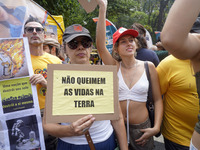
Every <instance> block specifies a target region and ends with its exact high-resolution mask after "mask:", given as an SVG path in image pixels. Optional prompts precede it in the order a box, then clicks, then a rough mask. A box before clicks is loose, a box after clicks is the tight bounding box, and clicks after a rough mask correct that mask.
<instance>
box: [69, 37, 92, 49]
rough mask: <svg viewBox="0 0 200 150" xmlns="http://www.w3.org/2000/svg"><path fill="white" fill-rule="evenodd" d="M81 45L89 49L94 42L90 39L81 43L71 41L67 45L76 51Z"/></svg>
mask: <svg viewBox="0 0 200 150" xmlns="http://www.w3.org/2000/svg"><path fill="white" fill-rule="evenodd" d="M79 43H81V45H82V46H83V47H84V48H89V47H91V45H92V41H91V40H90V39H82V40H81V41H77V40H71V41H70V42H69V43H67V45H68V47H69V48H70V49H72V50H75V49H77V47H78V44H79Z"/></svg>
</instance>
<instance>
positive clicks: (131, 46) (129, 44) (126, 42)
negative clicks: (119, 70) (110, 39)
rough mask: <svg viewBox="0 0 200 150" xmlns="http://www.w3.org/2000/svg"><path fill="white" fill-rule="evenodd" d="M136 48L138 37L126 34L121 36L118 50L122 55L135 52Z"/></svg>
mask: <svg viewBox="0 0 200 150" xmlns="http://www.w3.org/2000/svg"><path fill="white" fill-rule="evenodd" d="M136 48H137V45H136V39H135V38H134V37H133V36H131V35H124V36H122V37H121V38H119V42H118V48H117V50H118V53H119V55H120V56H122V55H130V54H134V53H135V51H136Z"/></svg>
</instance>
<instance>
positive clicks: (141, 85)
mask: <svg viewBox="0 0 200 150" xmlns="http://www.w3.org/2000/svg"><path fill="white" fill-rule="evenodd" d="M117 75H118V79H119V101H123V100H127V105H126V115H127V116H126V117H127V118H129V103H130V100H132V101H137V102H147V94H148V90H149V81H148V79H147V76H146V72H145V70H144V72H143V74H142V76H141V77H140V79H139V80H138V81H137V82H136V83H135V84H134V85H133V87H132V88H131V89H129V88H128V87H127V85H126V83H125V82H124V79H123V76H122V72H121V62H120V66H119V70H118V73H117ZM126 124H127V131H126V132H127V141H128V143H129V142H130V137H129V136H130V135H129V125H128V124H129V119H127V122H126Z"/></svg>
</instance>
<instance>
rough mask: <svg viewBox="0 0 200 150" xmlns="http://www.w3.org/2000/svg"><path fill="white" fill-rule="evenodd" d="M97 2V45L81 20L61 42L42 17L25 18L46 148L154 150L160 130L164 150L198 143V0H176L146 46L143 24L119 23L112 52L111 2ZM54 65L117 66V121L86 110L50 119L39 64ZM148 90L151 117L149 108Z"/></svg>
mask: <svg viewBox="0 0 200 150" xmlns="http://www.w3.org/2000/svg"><path fill="white" fill-rule="evenodd" d="M96 2H97V4H98V6H99V7H98V9H99V16H98V22H97V27H96V48H97V50H96V51H94V43H93V42H94V39H92V37H91V35H90V32H89V29H86V28H85V27H83V26H82V25H80V24H73V25H70V26H68V27H67V28H66V29H65V31H64V34H63V37H62V38H63V45H62V46H61V45H60V43H59V42H58V40H56V38H54V37H53V36H52V37H48V38H46V35H45V31H44V27H43V24H42V23H41V22H40V21H39V20H38V18H35V17H29V18H28V20H27V21H26V23H25V24H24V35H23V36H24V37H27V38H28V43H29V49H30V54H31V61H32V67H33V72H34V75H32V76H31V77H30V83H31V84H32V85H36V86H37V92H38V101H39V107H40V111H41V116H42V119H43V130H44V140H45V146H46V149H47V150H55V149H57V150H65V149H66V150H90V149H91V150H93V149H96V150H102V149H104V150H115V149H116V150H117V149H121V150H128V149H129V150H152V149H154V148H155V145H154V139H153V137H154V136H159V135H160V134H159V133H161V134H162V135H163V138H164V145H165V149H166V150H198V149H200V111H199V110H200V109H199V105H200V35H199V33H200V18H198V15H199V12H200V0H190V1H188V0H176V1H174V4H173V6H172V8H171V9H170V12H169V14H168V17H167V19H166V22H165V24H164V27H163V29H162V31H161V36H160V38H159V39H158V41H157V43H156V44H155V45H153V46H152V47H148V45H147V41H146V38H145V37H146V30H145V28H144V26H143V25H141V24H139V23H133V25H132V26H131V27H130V29H126V28H124V27H120V28H119V29H118V30H117V31H116V32H115V33H114V34H113V50H112V54H110V53H109V51H108V49H107V47H106V12H107V5H108V2H107V0H96ZM0 10H1V8H0ZM0 16H1V15H0ZM2 19H3V18H2ZM94 60H95V61H94ZM48 64H67V65H74V64H76V65H105V66H106V65H115V66H116V67H117V77H118V80H116V81H115V82H118V86H119V87H118V98H119V101H118V102H117V103H118V104H119V107H118V112H119V119H118V120H101V121H96V120H95V117H94V116H93V115H92V114H90V113H88V114H89V115H85V116H84V117H82V118H80V119H78V120H76V121H74V122H71V123H69V122H68V121H67V120H63V122H60V123H47V122H46V121H45V117H46V116H45V97H46V95H45V94H44V93H45V92H44V91H46V88H47V80H46V78H47V74H46V73H45V74H41V73H40V72H37V70H38V69H40V70H44V69H45V70H47V65H48ZM67 78H68V77H65V78H63V83H64V84H67V83H68V82H73V80H72V79H71V78H70V77H69V81H68V80H67ZM77 79H79V83H80V85H82V84H105V83H106V82H107V80H105V78H92V77H89V76H88V77H87V78H77ZM95 86H96V85H95ZM98 86H101V85H98ZM149 91H150V92H149ZM89 95H93V94H89ZM150 95H151V97H152V99H153V103H152V104H151V105H153V119H152V118H151V116H152V114H151V112H150V111H152V110H149V109H148V108H149V106H148V105H150V104H149V103H148V101H149V99H150ZM46 101H47V99H46ZM81 102H82V101H81ZM147 104H148V105H147ZM77 106H78V102H77ZM84 106H85V104H84ZM92 106H94V104H93V105H92ZM20 140H22V138H21V139H20Z"/></svg>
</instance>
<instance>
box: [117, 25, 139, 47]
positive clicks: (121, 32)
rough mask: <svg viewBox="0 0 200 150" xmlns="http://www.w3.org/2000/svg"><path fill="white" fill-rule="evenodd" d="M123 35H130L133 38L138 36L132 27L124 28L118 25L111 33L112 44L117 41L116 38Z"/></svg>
mask: <svg viewBox="0 0 200 150" xmlns="http://www.w3.org/2000/svg"><path fill="white" fill-rule="evenodd" d="M124 35H132V36H133V37H134V38H135V37H137V36H138V32H137V31H136V30H133V29H126V28H124V27H120V28H119V29H118V30H117V31H116V32H115V33H114V34H113V45H115V43H116V42H117V40H118V39H119V38H120V37H122V36H124Z"/></svg>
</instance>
